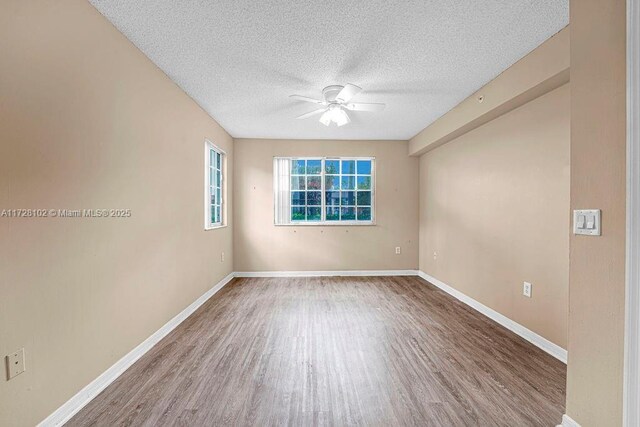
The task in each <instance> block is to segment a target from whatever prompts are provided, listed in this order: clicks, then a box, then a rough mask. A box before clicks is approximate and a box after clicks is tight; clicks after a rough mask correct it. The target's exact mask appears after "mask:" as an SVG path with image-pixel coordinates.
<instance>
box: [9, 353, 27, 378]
mask: <svg viewBox="0 0 640 427" xmlns="http://www.w3.org/2000/svg"><path fill="white" fill-rule="evenodd" d="M5 360H6V363H7V379H8V380H10V379H11V378H13V377H15V376H16V375H19V374H21V373H23V372H24V371H25V369H26V368H25V366H24V348H21V349H20V350H18V351H16V352H14V353H11V354H8V355H7V356H6V357H5Z"/></svg>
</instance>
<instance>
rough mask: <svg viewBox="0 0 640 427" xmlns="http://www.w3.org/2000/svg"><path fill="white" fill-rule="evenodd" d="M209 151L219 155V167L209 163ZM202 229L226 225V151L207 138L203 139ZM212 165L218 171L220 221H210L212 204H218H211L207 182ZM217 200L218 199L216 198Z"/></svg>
mask: <svg viewBox="0 0 640 427" xmlns="http://www.w3.org/2000/svg"><path fill="white" fill-rule="evenodd" d="M211 151H213V152H214V153H217V154H219V155H220V169H218V168H216V167H215V166H213V165H211ZM204 156H205V157H204V229H205V230H215V229H218V228H224V227H226V225H227V224H226V215H225V199H226V191H225V181H226V180H225V172H226V159H227V153H226V152H225V151H224V150H223V149H222V148H220V147H219V146H217V145H215V144H214V143H213V142H211V141H210V140H208V139H205V140H204ZM212 167H214V169H215V170H219V171H220V200H219V201H220V204H219V205H220V221H219V222H212V221H211V211H212V206H218V205H217V204H215V205H212V204H211V185H210V183H209V173H210V169H211V168H212ZM217 189H218V187H217V186H213V191H215V190H217ZM216 201H218V199H216Z"/></svg>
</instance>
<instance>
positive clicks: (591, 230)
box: [573, 209, 601, 236]
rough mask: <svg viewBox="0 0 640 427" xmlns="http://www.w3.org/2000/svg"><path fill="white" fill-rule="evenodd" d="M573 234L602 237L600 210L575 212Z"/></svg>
mask: <svg viewBox="0 0 640 427" xmlns="http://www.w3.org/2000/svg"><path fill="white" fill-rule="evenodd" d="M573 234H583V235H586V236H600V234H601V229H600V209H579V210H575V211H573Z"/></svg>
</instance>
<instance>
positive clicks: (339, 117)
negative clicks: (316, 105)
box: [333, 108, 351, 126]
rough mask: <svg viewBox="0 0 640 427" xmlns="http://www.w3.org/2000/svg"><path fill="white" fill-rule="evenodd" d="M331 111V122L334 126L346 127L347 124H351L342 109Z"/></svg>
mask: <svg viewBox="0 0 640 427" xmlns="http://www.w3.org/2000/svg"><path fill="white" fill-rule="evenodd" d="M333 111H334V113H333V122H334V123H335V124H336V125H338V126H343V125H346V124H347V123H349V122H351V119H349V115H348V114H347V112H346V111H344V110H343V109H342V108H337V109H335V110H333Z"/></svg>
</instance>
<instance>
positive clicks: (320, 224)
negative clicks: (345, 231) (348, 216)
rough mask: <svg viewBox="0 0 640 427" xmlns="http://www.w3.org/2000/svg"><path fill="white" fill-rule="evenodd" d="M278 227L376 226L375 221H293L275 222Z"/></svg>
mask: <svg viewBox="0 0 640 427" xmlns="http://www.w3.org/2000/svg"><path fill="white" fill-rule="evenodd" d="M274 225H275V226H276V227H324V226H327V227H354V226H355V227H371V226H375V225H376V223H375V221H371V222H363V221H358V222H355V221H354V222H292V223H289V224H274Z"/></svg>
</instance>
